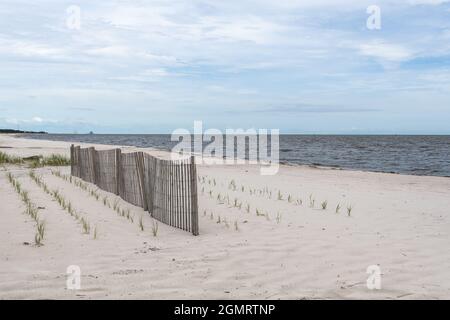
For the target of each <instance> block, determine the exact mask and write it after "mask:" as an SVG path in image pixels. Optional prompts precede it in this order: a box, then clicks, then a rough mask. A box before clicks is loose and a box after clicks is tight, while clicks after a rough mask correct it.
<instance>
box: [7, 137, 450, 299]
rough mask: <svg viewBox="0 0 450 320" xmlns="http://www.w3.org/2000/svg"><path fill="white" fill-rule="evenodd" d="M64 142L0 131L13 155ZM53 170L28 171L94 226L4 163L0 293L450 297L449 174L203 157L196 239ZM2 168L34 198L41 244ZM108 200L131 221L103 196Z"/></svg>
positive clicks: (64, 148)
mask: <svg viewBox="0 0 450 320" xmlns="http://www.w3.org/2000/svg"><path fill="white" fill-rule="evenodd" d="M69 146H70V144H69V143H65V142H51V141H37V140H26V139H20V138H16V137H13V136H9V135H0V151H2V152H6V153H8V154H13V155H19V156H32V155H37V154H43V155H48V154H51V153H60V154H65V155H68V154H69ZM6 147H11V148H6ZM96 147H97V148H100V149H101V148H104V149H109V148H111V146H99V145H96ZM134 149H135V148H132V147H129V148H128V150H134ZM149 152H151V153H152V154H156V155H161V156H167V154H166V153H165V152H163V151H155V150H150V151H149ZM52 169H53V170H60V171H61V173H62V174H69V168H66V167H64V168H57V169H55V168H41V169H37V170H36V174H37V175H38V176H40V177H41V178H42V180H43V181H45V183H46V184H47V185H48V187H49V188H51V189H58V190H59V192H60V193H61V194H62V195H63V196H64V197H65V198H66V199H68V200H70V201H71V202H72V203H73V205H74V207H75V210H76V211H77V212H78V213H79V214H80V215H81V216H83V217H86V219H88V220H89V222H90V224H91V233H90V234H83V230H82V226H81V225H80V223H79V221H77V220H76V219H74V218H73V217H72V216H70V215H69V214H68V213H67V211H64V210H63V209H62V208H61V207H60V206H59V205H58V203H57V202H56V201H54V199H52V197H51V196H50V195H49V194H46V193H45V192H44V191H43V190H42V188H40V187H39V186H38V185H37V184H36V183H35V182H34V181H33V180H32V179H31V178H30V177H29V175H28V173H29V169H28V168H26V167H19V166H5V167H4V168H2V169H0V221H1V223H0V237H1V241H0V298H2V299H12V298H18V299H72V298H75V299H103V298H106V299H109V298H138V299H164V298H172V299H304V298H305V299H347V298H361V299H373V298H381V299H419V298H420V299H421V298H425V299H444V298H447V299H448V298H450V251H449V250H448V245H449V244H450V232H449V231H450V212H449V209H448V208H450V197H449V194H450V179H448V178H440V177H419V176H407V175H393V174H383V173H370V172H359V171H343V170H331V169H321V168H309V167H302V166H298V167H293V166H281V169H280V172H279V174H278V175H276V176H261V175H259V167H257V166H254V165H243V166H228V165H227V166H225V165H223V166H217V165H216V166H199V168H198V173H199V176H200V183H199V185H198V188H199V214H200V218H199V221H200V236H198V237H194V236H192V235H191V234H189V233H187V232H184V231H182V230H177V229H174V228H172V227H169V226H166V225H164V224H162V223H159V225H158V226H159V230H158V234H157V236H156V237H155V236H153V234H152V230H151V225H152V221H153V219H152V218H151V217H150V216H149V214H148V213H146V212H144V211H143V210H142V209H141V208H137V207H134V206H132V205H130V204H127V203H125V202H123V201H121V200H120V199H118V198H116V196H114V195H112V194H108V193H106V192H103V191H101V190H99V191H97V192H98V193H99V195H100V198H99V200H97V199H96V198H95V197H93V196H91V195H90V193H89V192H88V191H86V190H83V189H81V188H80V187H78V186H76V185H75V184H74V183H70V182H69V181H65V180H64V179H62V178H60V177H58V176H55V175H54V174H52V173H51V170H52ZM7 171H8V172H11V173H13V174H14V176H16V177H17V179H18V180H19V181H20V182H21V184H22V186H23V188H24V189H26V190H27V191H28V192H29V196H30V198H31V199H32V201H33V202H34V203H36V205H37V206H39V207H40V210H39V216H40V218H41V219H42V220H45V222H46V236H45V239H44V245H43V246H41V247H36V246H35V245H34V234H35V226H34V221H33V220H32V219H31V218H30V217H29V216H27V215H25V214H24V213H23V211H24V206H23V204H22V202H21V200H20V197H19V196H18V195H17V193H16V192H15V191H14V189H13V187H12V186H11V185H10V183H9V182H8V180H7V177H6V172H7ZM89 188H91V189H93V190H96V189H97V188H96V187H95V186H93V185H89ZM105 196H106V197H108V202H109V203H110V204H113V203H114V202H115V200H116V199H117V201H118V202H117V203H118V205H119V206H121V208H123V209H129V210H130V214H131V216H132V217H134V219H133V221H131V220H130V219H129V218H128V219H127V218H126V217H123V216H120V215H119V214H118V213H117V212H116V211H115V210H114V208H112V207H111V208H109V207H108V206H105V205H104V203H103V197H105ZM324 201H327V206H326V209H322V203H323V202H324ZM313 203H314V205H313ZM338 204H339V205H340V210H339V212H338V213H336V206H337V205H338ZM350 206H351V207H352V209H351V213H350V215H349V214H348V210H347V208H348V207H350ZM247 211H248V212H247ZM141 216H142V217H143V218H142V219H143V224H144V231H141V229H140V228H139V223H138V220H139V219H140V217H141ZM219 217H220V222H219ZM94 228H96V229H97V238H96V239H94V235H93V229H94ZM26 243H28V244H26ZM69 265H78V266H80V268H81V272H82V276H81V289H80V290H67V288H66V268H67V267H68V266H69ZM370 265H379V267H380V269H381V272H382V276H381V281H382V282H381V289H380V290H369V289H368V288H367V286H366V280H367V278H368V276H369V275H368V274H367V273H366V269H367V267H368V266H370Z"/></svg>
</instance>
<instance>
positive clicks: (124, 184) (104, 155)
mask: <svg viewBox="0 0 450 320" xmlns="http://www.w3.org/2000/svg"><path fill="white" fill-rule="evenodd" d="M70 159H71V174H72V175H73V176H75V177H78V178H81V179H83V180H84V181H87V182H90V183H93V184H95V185H97V186H98V187H99V188H100V189H102V190H105V191H107V192H111V193H114V194H116V195H119V196H120V197H121V198H122V199H123V200H125V201H127V202H129V203H131V204H133V205H135V206H138V207H141V208H144V210H146V211H148V212H150V214H151V216H152V217H153V218H154V219H157V220H159V221H161V222H163V223H165V224H168V225H170V226H173V227H176V228H180V229H182V230H186V231H189V232H192V233H193V234H194V235H198V234H199V230H198V199H197V168H196V165H195V157H193V156H191V157H190V159H189V160H163V159H158V158H156V157H153V156H151V155H149V154H147V153H143V152H133V153H122V151H121V149H114V150H101V151H100V150H95V149H94V148H85V149H82V148H80V147H79V146H77V147H75V146H74V145H72V146H71V148H70Z"/></svg>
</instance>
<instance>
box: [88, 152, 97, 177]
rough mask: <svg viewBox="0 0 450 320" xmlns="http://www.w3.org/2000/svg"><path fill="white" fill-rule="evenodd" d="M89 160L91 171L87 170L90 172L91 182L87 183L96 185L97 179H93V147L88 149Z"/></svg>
mask: <svg viewBox="0 0 450 320" xmlns="http://www.w3.org/2000/svg"><path fill="white" fill-rule="evenodd" d="M89 158H90V160H91V163H90V167H91V168H90V169H91V170H89V171H91V178H92V181H89V182H91V183H93V184H97V181H96V180H97V179H96V177H95V148H94V147H90V148H89Z"/></svg>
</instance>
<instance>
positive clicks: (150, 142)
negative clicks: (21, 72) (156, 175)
mask: <svg viewBox="0 0 450 320" xmlns="http://www.w3.org/2000/svg"><path fill="white" fill-rule="evenodd" d="M24 137H28V138H33V139H43V140H57V141H69V142H86V143H99V144H111V145H116V144H117V145H130V146H136V147H152V148H157V149H163V150H170V149H171V148H172V147H173V146H174V145H175V144H176V143H177V142H173V141H170V135H164V134H151V135H115V134H108V135H103V134H93V135H82V134H80V135H75V134H48V135H39V134H27V135H24ZM280 162H281V163H286V164H294V165H295V164H302V165H315V166H329V167H336V168H343V169H352V170H364V171H374V172H390V173H402V174H413V175H431V176H444V177H450V136H406V135H367V136H366V135H364V136H363V135H280Z"/></svg>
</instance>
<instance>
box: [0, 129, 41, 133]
mask: <svg viewBox="0 0 450 320" xmlns="http://www.w3.org/2000/svg"><path fill="white" fill-rule="evenodd" d="M1 133H6V134H12V133H31V134H48V132H45V131H22V130H14V129H0V134H1Z"/></svg>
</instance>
